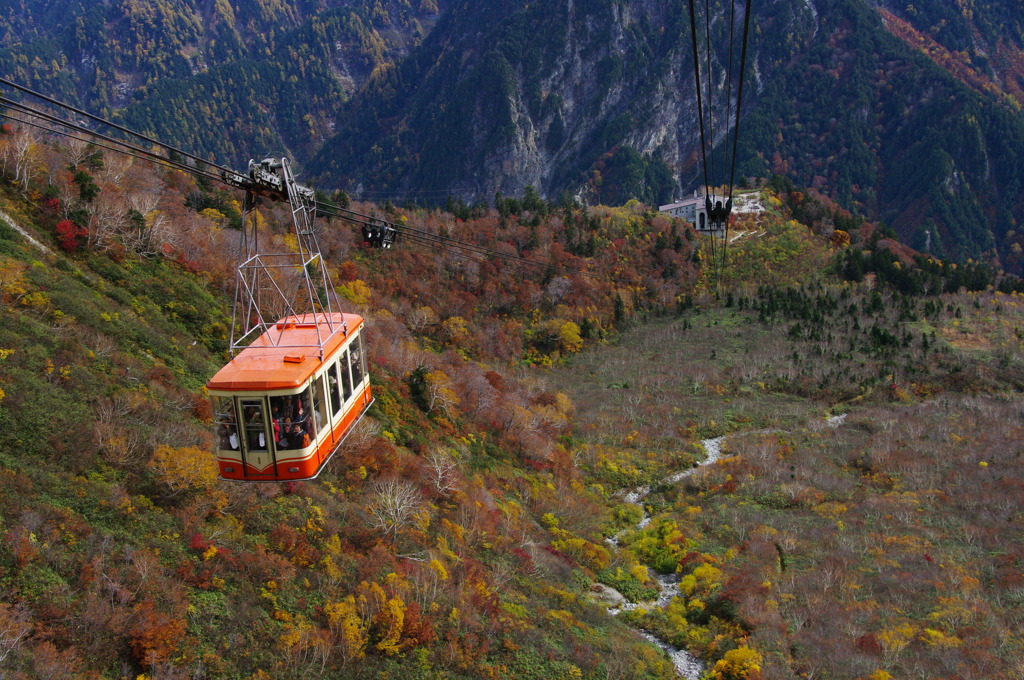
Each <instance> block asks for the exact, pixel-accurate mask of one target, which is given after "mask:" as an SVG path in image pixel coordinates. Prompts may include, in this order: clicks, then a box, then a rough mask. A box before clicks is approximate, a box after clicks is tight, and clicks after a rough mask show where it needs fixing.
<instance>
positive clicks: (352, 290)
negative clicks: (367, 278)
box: [338, 279, 373, 306]
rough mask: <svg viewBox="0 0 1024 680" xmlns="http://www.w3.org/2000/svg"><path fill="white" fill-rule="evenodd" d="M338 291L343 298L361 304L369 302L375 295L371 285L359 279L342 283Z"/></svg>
mask: <svg viewBox="0 0 1024 680" xmlns="http://www.w3.org/2000/svg"><path fill="white" fill-rule="evenodd" d="M338 292H339V293H341V296H342V297H343V298H345V299H346V300H348V301H349V302H351V303H352V304H354V305H359V306H363V305H367V304H369V303H370V299H371V298H372V297H373V293H372V292H371V291H370V287H369V286H368V285H366V282H364V281H361V280H359V279H356V280H355V281H351V282H349V283H343V284H341V286H340V287H339V288H338Z"/></svg>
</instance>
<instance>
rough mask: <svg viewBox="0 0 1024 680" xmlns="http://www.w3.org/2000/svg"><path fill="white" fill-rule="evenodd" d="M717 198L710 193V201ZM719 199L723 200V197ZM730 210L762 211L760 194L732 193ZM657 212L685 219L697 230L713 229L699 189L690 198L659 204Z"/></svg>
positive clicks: (734, 211) (740, 211) (717, 198)
mask: <svg viewBox="0 0 1024 680" xmlns="http://www.w3.org/2000/svg"><path fill="white" fill-rule="evenodd" d="M717 200H719V197H718V196H716V195H715V194H712V195H711V201H712V202H714V201H717ZM721 200H724V197H723V198H722V199H721ZM732 211H733V213H736V214H743V213H760V212H764V206H763V205H762V204H761V196H760V194H759V193H758V192H756V191H752V192H747V193H743V194H741V193H736V194H734V195H733V207H732ZM658 212H660V213H663V214H665V215H671V216H672V217H678V218H680V219H683V220H686V221H687V222H689V223H690V224H692V225H693V226H694V227H696V228H697V231H707V232H710V231H714V230H713V229H712V228H711V225H710V224H709V222H708V215H707V208H706V207H705V201H704V195H703V194H702V193H701V192H700V190H697V191H694V192H693V196H692V197H690V198H685V199H683V200H682V201H679V202H677V203H669V204H668V205H663V206H660V207H659V208H658Z"/></svg>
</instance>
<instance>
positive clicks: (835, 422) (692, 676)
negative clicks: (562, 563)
mask: <svg viewBox="0 0 1024 680" xmlns="http://www.w3.org/2000/svg"><path fill="white" fill-rule="evenodd" d="M845 420H846V414H845V413H843V414H841V415H836V416H830V417H828V418H826V419H825V424H826V425H828V426H829V427H833V428H835V427H839V426H840V425H842V424H843V421H845ZM724 440H725V437H724V436H723V437H715V438H714V439H705V440H703V441H702V442H701V444H702V445H703V446H704V451H705V453H706V454H707V455H706V456H705V457H704V460H702V461H701V462H700V463H698V464H697V465H696V466H694V467H692V468H688V469H686V470H681V471H679V472H676V473H673V474H671V475H669V476H668V477H666V478H665V481H664V483H665V484H675V483H677V482H679V481H681V480H682V479H683V478H685V477H688V476H690V475H692V474H693V473H694V472H696V471H697V470H698V469H700V468H702V467H704V466H706V465H712V464H714V463H716V462H717V461H718V460H719V459H720V458H721V457H722V442H723V441H724ZM650 492H651V487H650V486H641V487H638V488H636V489H633V490H632V491H630V492H629V493H627V494H626V495H625V498H624V500H625V501H626V502H627V503H632V504H633V505H639V506H640V507H641V508H643V510H644V517H643V519H641V520H640V521H639V522H638V523H637V525H636V530H641V529H644V528H646V527H647V526H648V525H649V524H650V523H651V515H650V514H649V513H648V512H647V509H646V508H644V505H643V500H644V498H646V497H647V495H648V494H649V493H650ZM625 531H626V530H623V531H621V532H619V533H618V534H616V535H615V536H612V537H610V538H608V539H606V540H607V542H608V543H609V544H610V545H612V546H613V547H616V548H617V547H619V544H620V540H619V536H621V535H622V534H623V533H624V532H625ZM655 580H656V581H657V582H658V586H659V588H660V589H661V590H660V592H659V593H658V599H657V600H655V601H653V602H628V601H626V600H625V598H622V601H621V603H619V604H618V605H616V606H612V607H609V608H608V613H609V614H611V615H612V616H616V615H618V614H619V613H620V612H624V611H633V610H635V609H639V608H641V607H643V608H644V609H652V608H655V607H656V608H659V609H660V608H663V607H665V606H667V605H668V604H669V603H670V602H671V601H672V598H674V597H675V596H677V595H679V575H678V574H655ZM609 590H611V591H613V592H615V594H616V595H619V593H618V592H617V591H614V589H612V588H609ZM619 596H620V597H621V595H619ZM633 630H635V631H636V632H637V633H638V634H639V635H640V636H641V637H643V638H644V639H645V640H648V641H649V642H652V643H654V644H656V645H657V646H659V647H661V648H662V649H664V650H665V651H666V652H667V653H668V655H669V658H670V659H672V664H673V665H674V666H675V668H676V673H677V674H678V675H679V676H680V677H682V678H686V680H700V677H701V675H702V674H703V673H704V664H702V663H701V662H700V661H699V660H698V659H697V658H696V657H694V656H693V655H692V654H690V653H689V652H687V651H686V650H685V649H679V648H677V647H674V646H672V645H670V644H668V643H667V642H665V641H664V640H660V639H659V638H657V637H655V636H654V635H652V634H651V633H648V632H647V631H645V630H641V629H639V628H634V629H633Z"/></svg>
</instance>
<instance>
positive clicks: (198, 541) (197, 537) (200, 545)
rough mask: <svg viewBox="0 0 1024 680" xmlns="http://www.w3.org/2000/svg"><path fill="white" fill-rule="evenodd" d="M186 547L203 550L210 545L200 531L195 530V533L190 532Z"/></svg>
mask: <svg viewBox="0 0 1024 680" xmlns="http://www.w3.org/2000/svg"><path fill="white" fill-rule="evenodd" d="M188 547H190V548H192V549H193V550H198V551H200V552H203V551H205V550H206V549H207V548H209V547H210V543H209V542H208V541H207V540H206V539H205V538H203V535H202V534H201V533H199V532H198V531H197V532H196V533H194V534H192V539H191V540H190V541H189V544H188Z"/></svg>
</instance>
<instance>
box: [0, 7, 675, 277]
mask: <svg viewBox="0 0 1024 680" xmlns="http://www.w3.org/2000/svg"><path fill="white" fill-rule="evenodd" d="M691 2H692V0H691ZM0 84H3V85H7V86H9V87H12V88H14V89H16V90H18V91H20V92H23V93H25V94H29V95H32V96H34V97H37V98H39V99H41V100H43V101H45V102H47V103H50V104H52V105H54V106H57V107H59V108H61V109H64V110H67V111H71V112H73V113H76V114H78V115H81V116H85V117H86V118H89V119H90V120H93V121H95V122H97V123H100V124H102V125H107V126H109V127H112V128H114V129H116V130H119V131H121V132H123V133H125V134H129V135H132V136H135V137H137V138H138V139H141V140H143V141H146V142H149V143H150V144H153V145H155V146H158V147H161V148H164V149H167V150H169V151H173V152H175V153H177V154H180V155H182V156H184V157H186V158H190V159H192V160H194V161H195V162H197V163H202V164H204V165H207V166H210V167H213V168H216V169H218V170H221V171H223V172H226V173H230V174H232V175H238V173H237V172H235V171H234V170H232V169H231V168H228V167H226V166H222V165H219V164H217V163H214V162H212V161H208V160H205V159H203V158H200V157H199V156H196V155H194V154H191V153H188V152H187V151H183V150H181V149H178V148H176V147H174V146H171V145H169V144H164V143H163V142H160V141H158V140H156V139H153V138H152V137H149V136H147V135H144V134H142V133H139V132H135V131H134V130H131V129H129V128H126V127H124V126H122V125H118V124H117V123H113V122H111V121H108V120H106V119H104V118H101V117H99V116H96V115H93V114H91V113H89V112H87V111H84V110H82V109H79V108H77V107H75V106H71V105H70V104H65V103H63V102H61V101H59V100H57V99H54V98H52V97H48V96H47V95H44V94H42V93H39V92H36V91H35V90H32V89H30V88H28V87H25V86H23V85H19V84H17V83H15V82H13V81H11V80H8V79H6V78H2V77H0ZM0 103H4V104H6V105H8V106H10V107H12V108H15V109H16V110H18V111H21V112H24V113H26V114H27V115H30V116H34V117H37V118H42V119H43V120H46V121H48V122H51V123H53V124H56V125H60V126H63V127H65V128H68V129H71V130H74V131H76V132H80V133H82V134H85V135H89V136H91V137H98V138H100V139H103V140H105V141H107V142H109V143H111V144H115V145H119V146H123V147H126V148H128V149H131V150H132V151H135V152H136V154H138V155H136V154H132V153H129V152H127V151H124V150H121V149H115V148H112V147H106V146H103V145H99V144H96V143H95V142H91V143H93V144H96V145H97V146H101V147H102V148H107V149H109V150H111V151H115V152H119V153H123V154H125V155H127V156H132V157H134V158H140V159H142V160H150V161H152V162H155V163H159V164H161V165H164V166H167V167H171V168H174V169H178V170H181V171H183V172H186V173H190V174H192V175H195V176H197V177H204V178H206V179H210V180H213V181H217V182H220V181H223V178H222V177H221V176H219V175H217V174H214V173H211V172H209V171H207V170H203V169H201V168H198V167H191V166H188V165H185V164H183V163H179V162H177V161H173V160H171V159H169V158H164V157H163V156H161V155H159V154H157V153H155V152H153V151H149V150H147V149H143V148H141V147H138V146H135V145H134V144H131V143H129V142H125V141H123V140H119V139H116V138H113V137H110V136H108V135H104V134H102V133H99V132H95V131H93V130H90V129H88V128H86V127H84V126H82V125H79V124H77V123H72V122H70V121H66V120H63V119H61V118H59V117H57V116H53V115H51V114H47V113H44V112H41V111H37V110H35V109H32V108H31V107H29V106H27V105H25V104H22V103H20V102H16V101H14V100H12V99H9V98H6V97H3V96H0ZM0 115H2V114H0ZM5 117H7V116H5ZM12 120H17V119H16V118H12ZM26 124H28V125H31V126H32V127H36V128H39V129H42V130H47V131H49V132H51V133H55V134H63V135H64V136H67V137H69V138H73V139H77V140H78V141H83V142H88V140H84V139H81V138H79V137H75V136H73V135H70V134H68V133H61V132H59V131H55V130H52V129H48V128H45V127H43V126H40V125H35V124H32V123H27V122H26ZM317 208H327V209H329V210H330V211H331V212H333V213H334V216H335V217H338V218H341V219H346V220H348V221H351V222H355V223H357V224H365V223H366V222H368V221H370V220H375V219H377V218H373V217H370V216H369V215H363V214H361V213H358V212H356V211H349V210H346V209H344V208H340V207H338V206H334V205H331V204H329V203H324V202H320V201H318V202H317ZM341 211H344V212H347V213H350V215H345V214H341ZM353 216H354V217H353ZM358 218H362V219H358ZM378 221H381V222H385V224H387V225H388V226H390V227H391V228H393V229H395V230H396V232H398V233H400V234H402V235H403V236H405V237H407V238H408V237H413V238H415V236H418V237H419V239H418V242H420V243H423V242H424V240H430V242H431V243H436V244H438V245H444V246H447V247H452V248H460V249H462V250H468V251H470V252H474V253H476V254H479V255H486V256H490V257H497V258H501V259H505V260H507V261H509V262H513V263H518V264H526V265H531V266H537V267H544V268H547V269H553V270H556V271H562V272H565V273H575V272H574V271H573V270H569V269H566V268H563V267H558V266H556V265H550V264H545V263H543V262H537V261H534V260H529V259H526V258H523V257H516V256H512V255H508V254H506V253H501V252H499V251H496V250H491V249H488V248H484V247H481V246H477V245H475V244H471V243H468V242H465V241H459V240H458V239H452V238H449V237H443V236H440V235H435V234H431V233H429V232H425V231H420V230H416V229H412V228H409V227H399V226H398V225H394V224H391V223H388V222H386V221H385V220H378ZM413 235H415V236H413Z"/></svg>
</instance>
